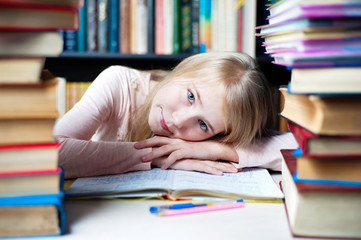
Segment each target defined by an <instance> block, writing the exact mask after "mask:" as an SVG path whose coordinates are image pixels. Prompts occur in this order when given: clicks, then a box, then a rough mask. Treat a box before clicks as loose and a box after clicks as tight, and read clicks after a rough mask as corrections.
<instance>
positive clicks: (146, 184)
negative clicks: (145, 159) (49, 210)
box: [66, 169, 174, 195]
mask: <svg viewBox="0 0 361 240" xmlns="http://www.w3.org/2000/svg"><path fill="white" fill-rule="evenodd" d="M173 175H174V170H160V169H153V170H151V171H140V172H130V173H124V174H118V175H109V176H99V177H86V178H78V179H77V180H75V182H74V183H73V184H72V185H71V186H70V187H69V189H68V190H67V191H66V194H67V195H82V194H99V193H120V192H128V191H137V190H145V189H171V186H172V182H173Z"/></svg>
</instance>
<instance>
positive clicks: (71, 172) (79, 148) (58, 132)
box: [54, 66, 297, 178]
mask: <svg viewBox="0 0 361 240" xmlns="http://www.w3.org/2000/svg"><path fill="white" fill-rule="evenodd" d="M149 84H150V74H148V73H145V72H141V71H138V70H135V69H131V68H127V67H122V66H111V67H109V68H107V69H106V70H104V71H103V72H102V73H101V74H99V76H98V77H97V78H96V79H95V80H94V81H93V82H92V84H91V85H90V86H89V88H88V89H87V91H86V92H85V94H84V96H83V97H82V98H81V100H80V101H79V102H78V103H77V104H76V105H75V106H74V107H73V108H72V109H71V110H70V111H69V112H67V113H66V114H65V115H64V116H63V117H62V118H61V119H59V121H58V122H57V124H56V125H55V128H54V136H55V138H56V139H57V140H58V141H60V142H62V145H61V147H60V149H59V164H60V165H61V166H62V167H63V168H64V170H65V177H66V178H71V177H83V176H95V175H103V174H116V173H121V172H126V171H137V170H149V169H150V168H151V166H150V163H142V161H141V157H142V156H144V155H145V154H147V153H149V152H150V151H151V149H150V148H148V149H141V150H137V149H135V148H134V142H125V141H124V139H125V135H126V132H127V126H128V121H129V116H130V115H129V113H130V112H131V110H132V109H134V108H135V107H137V106H139V105H141V104H142V103H143V102H144V100H145V97H146V96H147V94H148V93H149ZM296 147H297V143H296V142H295V140H294V138H293V136H292V134H290V133H274V135H273V136H270V137H265V138H262V139H259V140H258V141H257V142H256V143H254V144H252V145H251V146H249V147H247V148H243V149H242V148H240V149H236V151H237V153H238V156H239V163H238V164H237V166H238V167H239V168H244V167H255V166H256V167H264V168H269V169H273V170H281V154H280V151H279V150H280V149H283V148H296Z"/></svg>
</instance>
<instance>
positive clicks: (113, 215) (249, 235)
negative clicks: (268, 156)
mask: <svg viewBox="0 0 361 240" xmlns="http://www.w3.org/2000/svg"><path fill="white" fill-rule="evenodd" d="M272 176H273V178H274V180H275V181H276V183H277V185H278V182H279V180H280V179H281V176H280V174H272ZM159 204H164V202H162V201H157V200H151V201H149V200H148V201H123V200H66V201H65V202H64V207H65V212H66V231H65V234H64V235H63V236H60V237H56V238H54V237H51V238H43V237H42V238H39V239H42V240H45V239H52V240H54V239H59V240H60V239H61V240H70V239H117V240H120V239H122V240H133V239H142V240H146V239H156V240H163V239H164V240H178V239H182V240H192V239H197V240H202V239H207V240H208V239H209V240H212V239H217V240H232V239H245V240H250V239H267V240H271V239H275V240H282V239H292V238H293V237H292V235H291V233H290V230H289V226H288V221H287V217H286V213H285V208H284V205H283V204H282V203H246V205H245V207H244V208H238V209H230V210H222V211H214V212H206V213H197V214H188V215H179V216H173V217H160V216H157V215H153V214H151V213H150V212H149V206H154V205H159ZM33 239H34V238H33ZM298 239H299V238H298Z"/></svg>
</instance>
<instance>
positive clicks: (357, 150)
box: [287, 121, 361, 156]
mask: <svg viewBox="0 0 361 240" xmlns="http://www.w3.org/2000/svg"><path fill="white" fill-rule="evenodd" d="M287 124H288V128H289V130H290V131H291V132H292V134H293V136H294V137H295V139H296V141H297V143H298V145H299V147H300V151H301V153H302V154H303V155H308V156H335V155H336V156H360V155H361V135H356V136H352V135H318V134H315V133H313V132H311V131H309V130H307V128H304V127H301V126H300V125H297V124H296V123H294V122H292V121H287Z"/></svg>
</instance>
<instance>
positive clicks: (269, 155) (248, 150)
mask: <svg viewBox="0 0 361 240" xmlns="http://www.w3.org/2000/svg"><path fill="white" fill-rule="evenodd" d="M297 147H298V144H297V142H296V140H295V139H294V137H293V135H292V134H291V133H275V134H273V135H272V136H269V137H263V138H261V139H259V140H257V141H256V142H255V143H254V144H250V145H249V146H248V147H245V148H238V149H236V151H237V153H238V157H239V163H238V166H237V167H238V168H245V167H262V168H268V169H272V170H276V171H281V170H282V169H281V163H282V155H281V152H280V150H281V149H295V148H297Z"/></svg>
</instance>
